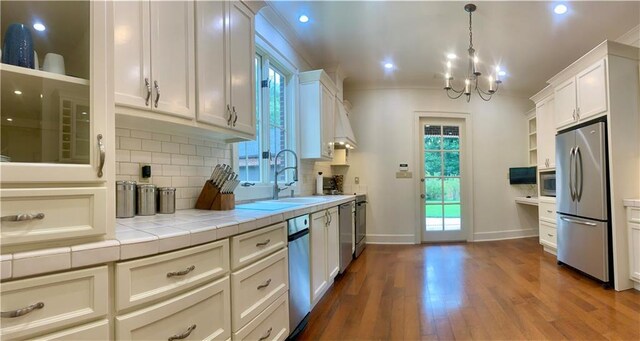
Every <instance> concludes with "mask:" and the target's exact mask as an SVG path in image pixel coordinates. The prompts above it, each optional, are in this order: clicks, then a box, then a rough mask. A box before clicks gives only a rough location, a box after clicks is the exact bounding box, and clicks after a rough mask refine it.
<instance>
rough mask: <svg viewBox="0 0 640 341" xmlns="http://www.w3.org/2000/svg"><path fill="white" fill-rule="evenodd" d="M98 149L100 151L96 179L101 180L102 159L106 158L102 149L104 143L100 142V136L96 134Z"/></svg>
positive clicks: (104, 150)
mask: <svg viewBox="0 0 640 341" xmlns="http://www.w3.org/2000/svg"><path fill="white" fill-rule="evenodd" d="M98 149H100V164H99V165H98V177H99V178H101V177H102V175H104V173H102V169H103V168H104V159H105V156H106V153H107V152H106V149H105V148H104V142H103V141H102V134H98Z"/></svg>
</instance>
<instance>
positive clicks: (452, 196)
mask: <svg viewBox="0 0 640 341" xmlns="http://www.w3.org/2000/svg"><path fill="white" fill-rule="evenodd" d="M443 184H444V186H443V187H444V194H443V195H444V202H445V203H459V202H460V178H444V181H443Z"/></svg>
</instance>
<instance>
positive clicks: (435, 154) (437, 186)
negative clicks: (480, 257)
mask: <svg viewBox="0 0 640 341" xmlns="http://www.w3.org/2000/svg"><path fill="white" fill-rule="evenodd" d="M420 131H421V133H420V135H419V136H420V141H419V143H420V148H421V151H422V152H421V153H420V154H421V159H422V162H421V168H422V177H421V199H420V200H422V201H423V202H424V205H421V207H422V208H423V211H422V217H423V219H421V223H422V229H421V230H422V241H423V242H436V241H457V240H467V236H468V233H467V228H466V227H467V225H468V224H467V222H466V221H465V218H464V217H465V214H463V213H464V211H465V210H466V209H467V207H466V202H465V200H463V199H466V198H465V196H464V195H463V193H464V189H465V187H466V186H467V182H466V181H465V176H466V174H465V170H464V166H465V160H464V159H465V157H466V156H467V155H466V153H465V143H464V142H465V131H466V127H465V121H464V120H463V119H455V118H422V119H421V120H420Z"/></svg>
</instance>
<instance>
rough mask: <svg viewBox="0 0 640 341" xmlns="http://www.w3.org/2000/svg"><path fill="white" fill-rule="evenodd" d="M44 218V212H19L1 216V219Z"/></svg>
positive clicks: (23, 219) (24, 219)
mask: <svg viewBox="0 0 640 341" xmlns="http://www.w3.org/2000/svg"><path fill="white" fill-rule="evenodd" d="M42 219H44V213H36V214H31V213H18V214H15V215H6V216H4V217H2V218H0V221H29V220H42Z"/></svg>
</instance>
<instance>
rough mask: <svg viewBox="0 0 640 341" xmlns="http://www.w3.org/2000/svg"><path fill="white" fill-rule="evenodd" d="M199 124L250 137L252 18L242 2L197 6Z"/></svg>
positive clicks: (252, 127) (252, 114) (252, 128)
mask: <svg viewBox="0 0 640 341" xmlns="http://www.w3.org/2000/svg"><path fill="white" fill-rule="evenodd" d="M196 25H197V26H196V27H197V28H196V37H197V45H198V49H197V50H198V52H197V65H198V66H197V67H198V113H197V120H198V121H199V122H203V123H208V124H212V125H215V126H218V127H222V128H225V129H230V130H232V131H236V132H240V133H242V134H243V136H248V137H253V136H255V134H256V126H255V93H254V91H255V90H254V87H253V85H254V84H255V72H254V71H255V65H254V60H253V58H254V55H255V49H254V31H255V28H254V15H253V13H252V12H251V11H250V10H249V9H248V8H247V7H246V6H245V5H244V4H243V3H241V2H238V1H233V2H223V1H220V2H217V1H215V2H208V1H207V2H196Z"/></svg>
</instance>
